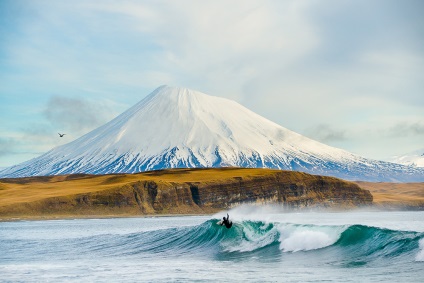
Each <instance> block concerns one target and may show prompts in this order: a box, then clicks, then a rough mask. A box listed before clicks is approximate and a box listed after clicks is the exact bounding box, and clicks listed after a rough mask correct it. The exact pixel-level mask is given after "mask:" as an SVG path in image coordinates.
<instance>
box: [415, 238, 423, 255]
mask: <svg viewBox="0 0 424 283" xmlns="http://www.w3.org/2000/svg"><path fill="white" fill-rule="evenodd" d="M419 248H420V251H419V252H418V254H417V256H416V257H415V260H416V261H424V238H423V239H421V240H420V241H419Z"/></svg>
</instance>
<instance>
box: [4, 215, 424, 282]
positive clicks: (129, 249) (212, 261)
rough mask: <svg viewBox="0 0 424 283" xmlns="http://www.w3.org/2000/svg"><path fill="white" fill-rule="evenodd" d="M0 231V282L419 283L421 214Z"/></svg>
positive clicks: (137, 221) (174, 220) (66, 223)
mask: <svg viewBox="0 0 424 283" xmlns="http://www.w3.org/2000/svg"><path fill="white" fill-rule="evenodd" d="M229 213H230V218H231V219H232V220H233V222H234V225H233V227H232V228H231V229H226V228H223V227H221V226H219V225H217V222H218V220H219V218H220V217H221V216H223V215H224V212H222V213H220V214H217V215H212V216H198V217H158V218H118V219H83V220H81V219H80V220H51V221H18V222H3V223H0V280H1V281H2V282H40V281H42V282H68V281H72V282H237V281H250V282H323V281H326V282H423V278H424V212H366V211H357V212H343V213H314V212H309V213H279V212H278V211H275V209H272V208H264V207H241V208H236V209H234V210H231V211H229Z"/></svg>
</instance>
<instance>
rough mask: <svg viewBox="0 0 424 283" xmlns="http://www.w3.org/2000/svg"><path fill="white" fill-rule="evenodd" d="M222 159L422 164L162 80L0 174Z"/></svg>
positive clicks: (129, 168) (403, 171) (274, 163)
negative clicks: (391, 158) (73, 136)
mask: <svg viewBox="0 0 424 283" xmlns="http://www.w3.org/2000/svg"><path fill="white" fill-rule="evenodd" d="M222 166H239V167H268V168H279V169H286V170H296V171H304V172H309V173H313V174H320V175H329V176H336V177H340V178H343V179H349V180H370V181H424V169H420V168H413V167H406V166H402V165H399V164H393V163H388V162H383V161H376V160H370V159H366V158H363V157H360V156H357V155H354V154H352V153H349V152H347V151H344V150H341V149H337V148H334V147H330V146H327V145H325V144H322V143H319V142H317V141H314V140H312V139H309V138H307V137H304V136H302V135H299V134H297V133H295V132H292V131H290V130H288V129H286V128H283V127H281V126H279V125H277V124H275V123H273V122H271V121H269V120H267V119H265V118H263V117H261V116H259V115H258V114H256V113H254V112H252V111H250V110H249V109H247V108H245V107H243V106H241V105H240V104H238V103H236V102H234V101H231V100H228V99H224V98H219V97H214V96H209V95H206V94H204V93H201V92H197V91H194V90H190V89H186V88H173V87H168V86H162V87H159V88H158V89H156V90H155V91H153V92H152V93H151V94H150V95H149V96H147V97H146V98H145V99H143V100H142V101H140V102H139V103H137V104H136V105H134V106H133V107H132V108H130V109H129V110H127V111H126V112H124V113H122V114H121V115H119V116H118V117H116V118H115V119H113V120H112V121H110V122H109V123H107V124H105V125H103V126H101V127H99V128H97V129H95V130H93V131H91V132H90V133H88V134H86V135H84V136H82V137H80V138H79V139H77V140H74V141H73V142H70V143H68V144H65V145H62V146H59V147H56V148H54V149H52V150H50V151H49V152H47V153H45V154H43V155H41V156H39V157H37V158H34V159H32V160H29V161H26V162H24V163H21V164H18V165H15V166H12V167H9V168H7V169H5V170H3V171H2V172H0V177H23V176H38V175H58V174H70V173H91V174H107V173H133V172H140V171H146V170H156V169H163V168H177V167H222Z"/></svg>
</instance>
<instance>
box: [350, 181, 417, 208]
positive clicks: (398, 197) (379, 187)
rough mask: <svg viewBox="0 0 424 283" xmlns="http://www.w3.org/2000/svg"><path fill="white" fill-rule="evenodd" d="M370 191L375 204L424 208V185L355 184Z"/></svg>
mask: <svg viewBox="0 0 424 283" xmlns="http://www.w3.org/2000/svg"><path fill="white" fill-rule="evenodd" d="M355 183H357V184H358V185H359V186H360V187H361V188H363V189H366V190H369V191H370V192H371V194H372V195H373V197H374V203H376V204H377V205H378V204H381V205H382V204H387V205H390V204H397V205H411V206H420V205H421V206H424V183H383V182H382V183H370V182H355Z"/></svg>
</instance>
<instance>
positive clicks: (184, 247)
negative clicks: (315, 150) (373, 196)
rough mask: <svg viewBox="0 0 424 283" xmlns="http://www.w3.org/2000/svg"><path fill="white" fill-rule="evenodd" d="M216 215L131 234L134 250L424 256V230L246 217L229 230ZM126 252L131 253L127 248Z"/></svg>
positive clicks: (361, 259)
mask: <svg viewBox="0 0 424 283" xmlns="http://www.w3.org/2000/svg"><path fill="white" fill-rule="evenodd" d="M218 221H219V220H218V219H212V220H208V221H206V222H204V223H202V224H200V225H197V226H194V227H185V228H172V229H165V230H159V231H154V232H152V231H149V232H144V233H142V234H139V235H128V236H126V237H127V241H128V243H131V244H132V245H134V246H137V249H136V250H132V252H135V253H137V252H143V253H145V252H147V253H152V254H156V255H158V254H166V256H169V255H170V253H172V254H174V255H180V254H185V253H195V254H197V255H199V254H205V255H211V254H215V255H216V256H220V257H226V256H228V257H229V258H237V257H240V258H243V257H246V256H249V257H250V256H252V254H255V255H256V256H261V257H264V258H266V257H268V256H270V257H274V258H273V259H275V258H276V257H280V256H281V255H282V256H285V255H290V254H293V253H298V252H303V253H305V252H314V251H319V250H321V251H320V252H326V253H331V254H333V255H338V256H343V258H344V261H346V262H349V260H350V261H351V262H352V263H353V264H355V263H360V264H365V263H367V262H371V261H375V260H378V259H381V258H386V259H390V258H396V257H399V256H410V255H411V254H412V255H413V254H414V253H415V254H416V260H417V261H421V260H424V251H423V248H424V233H420V232H407V231H394V230H389V229H382V228H376V227H368V226H364V225H341V226H318V225H301V224H283V223H266V222H262V221H242V222H239V223H237V222H236V223H234V225H233V227H232V228H231V229H226V228H224V227H222V226H219V225H218V224H217V222H218ZM125 252H128V251H127V249H125Z"/></svg>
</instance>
